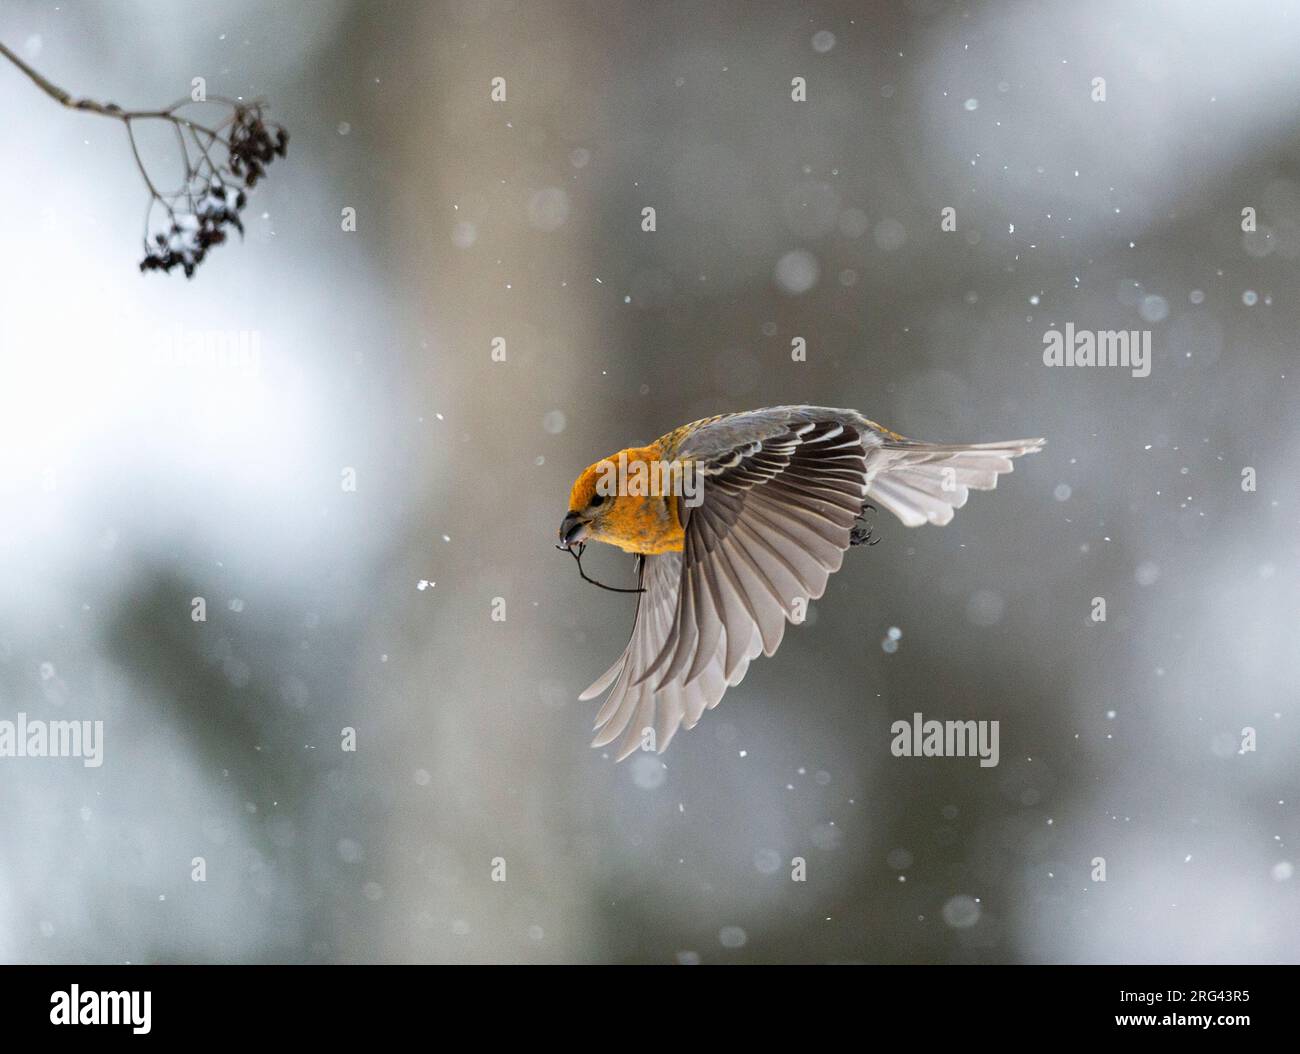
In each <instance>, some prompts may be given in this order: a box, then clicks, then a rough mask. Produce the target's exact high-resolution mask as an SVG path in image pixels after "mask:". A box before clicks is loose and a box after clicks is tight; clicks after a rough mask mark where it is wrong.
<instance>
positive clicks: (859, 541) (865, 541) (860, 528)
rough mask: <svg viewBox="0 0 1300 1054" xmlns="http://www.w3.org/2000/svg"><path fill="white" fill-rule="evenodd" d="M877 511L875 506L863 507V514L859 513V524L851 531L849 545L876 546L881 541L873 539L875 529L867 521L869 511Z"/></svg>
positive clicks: (855, 524)
mask: <svg viewBox="0 0 1300 1054" xmlns="http://www.w3.org/2000/svg"><path fill="white" fill-rule="evenodd" d="M868 510H870V511H871V512H875V511H876V507H875V506H874V505H864V506H862V512H861V513H859V515H858V519H857V522H856V523H854V525H853V526H852V528H850V530H849V545H875V544H876V543H877V542H879V541H880V539H879V538H872V533H873V531H874V528H873V527H872V526H871V525H870V524H868V523H867V522H866V520H865V517H866V514H867V511H868Z"/></svg>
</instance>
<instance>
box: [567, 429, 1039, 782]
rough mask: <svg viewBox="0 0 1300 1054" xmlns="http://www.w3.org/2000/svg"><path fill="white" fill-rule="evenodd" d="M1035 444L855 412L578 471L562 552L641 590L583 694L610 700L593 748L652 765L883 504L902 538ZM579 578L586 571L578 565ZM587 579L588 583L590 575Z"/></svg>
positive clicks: (943, 516) (733, 433)
mask: <svg viewBox="0 0 1300 1054" xmlns="http://www.w3.org/2000/svg"><path fill="white" fill-rule="evenodd" d="M1043 443H1044V440H1042V439H1012V440H1008V441H1007V442H1003V443H972V444H965V443H957V444H949V443H923V442H919V441H916V440H912V439H907V438H905V437H904V436H901V435H899V434H898V433H897V432H891V431H890V430H889V429H887V428H884V427H882V426H881V425H878V424H876V423H875V422H874V421H869V420H867V418H865V417H863V416H862V414H860V413H858V412H857V411H856V410H834V409H828V408H826V407H821V406H773V407H768V408H766V409H762V410H751V411H748V412H744V413H732V414H723V415H721V416H718V417H709V418H705V419H704V420H702V421H696V422H694V423H692V424H688V425H683V426H682V427H680V428H677V429H674V430H673V431H671V432H669V433H668V434H667V435H665V436H662V437H661V438H659V439H657V440H655V441H654V442H653V443H651V444H650V445H649V446H645V447H630V448H628V449H626V450H622V451H619V452H618V453H617V454H612V455H610V456H609V457H607V458H603V459H602V460H600V461H598V462H596V463H595V464H593V465H590V466H589V467H588V468H586V469H585V470H584V471H583V472H582V474H581V475H580V476H578V478H577V480H576V481H575V482H574V484H573V489H572V492H571V493H570V496H569V508H568V512H567V513H566V514H565V516H564V521H563V523H562V524H561V525H560V542H559V548H561V549H569V550H571V551H573V552H574V553H575V554H577V555H579V556H580V555H581V551H582V548H583V547H584V546H585V544H586V543H587V542H605V543H606V544H608V545H614V546H617V547H618V548H620V549H622V550H624V551H625V552H629V553H635V554H637V578H638V584H639V588H638V590H637V592H638V593H639V596H638V600H637V609H636V617H635V620H634V622H633V625H632V636H631V639H630V640H629V641H628V644H627V647H626V648H625V649H624V651H623V654H622V655H620V656H619V657H618V660H617V661H616V662H615V663H614V665H612V666H611V667H610V668H609V669H608V670H606V671H605V672H604V673H603V674H602V675H601V676H600V677H599V678H597V679H596V681H595V682H594V683H593V684H592V685H591V686H590V687H589V688H588V689H587V690H586V691H585V692H583V693H582V695H581V696H579V698H580V699H581V700H590V699H594V698H596V697H597V696H598V695H600V694H601V693H602V692H604V691H606V690H608V691H609V696H608V698H606V699H605V701H604V704H603V705H602V706H601V708H600V712H599V713H598V714H597V715H596V737H595V739H594V740H593V742H592V746H594V747H603V746H606V745H608V744H610V743H613V742H614V741H615V740H618V746H617V747H616V752H617V757H618V760H620V761H621V760H622V759H623V758H625V757H627V756H628V755H629V754H631V753H632V752H633V751H634V750H637V749H638V748H639V747H653V748H654V749H656V750H658V751H659V752H660V753H662V752H663V751H664V750H665V749H666V748H667V746H668V743H669V741H670V740H671V739H672V738H673V736H674V735H675V734H676V732H677V730H678V728H680V727H683V726H685V727H686V728H693V727H695V724H696V722H698V721H699V720H700V717H701V716H702V715H703V713H704V711H705V710H709V709H711V708H712V707H714V706H716V705H717V703H718V700H720V699H721V698H722V695H723V693H724V692H725V691H726V690H727V687H728V686H732V685H737V684H739V683H740V681H741V679H742V678H743V677H744V676H745V673H746V671H747V670H748V668H749V663H750V661H751V660H753V659H755V658H757V657H758V655H759V653H760V652H761V653H763V654H765V655H771V654H772V653H773V652H775V651H776V649H777V646H778V645H779V644H780V643H781V636H782V634H783V633H784V632H785V624H786V622H787V621H790V622H799V621H802V617H803V612H804V611H805V610H806V605H807V603H808V601H810V600H815V599H816V598H818V597H820V596H821V595H822V592H823V591H824V590H825V588H826V580H827V578H828V577H829V576H830V575H831V573H832V572H834V571H837V570H839V567H840V563H841V561H842V560H843V558H844V553H845V551H846V550H847V549H848V548H849V547H850V546H852V545H857V544H861V543H862V542H864V541H866V540H867V539H868V538H869V536H870V532H869V531H868V530H867V529H866V528H865V527H864V526H863V515H864V510H865V509H867V508H873V507H874V506H873V504H872V503H874V505H878V506H880V507H882V508H884V509H887V510H888V511H890V512H892V513H893V514H894V515H895V516H897V517H898V518H899V519H900V520H902V521H903V523H904V524H906V525H907V526H908V527H916V526H919V525H921V524H924V523H935V524H945V523H947V522H948V521H949V520H951V519H952V516H953V510H954V509H960V508H961V507H962V506H963V505H965V504H966V498H967V493H968V492H969V491H971V490H992V489H993V488H994V487H996V486H997V481H998V476H999V475H1001V474H1002V473H1004V472H1010V471H1011V470H1012V460H1011V459H1012V458H1016V457H1019V456H1020V455H1021V454H1028V453H1032V452H1034V451H1037V450H1041V449H1042V446H1043ZM579 566H580V567H581V562H579ZM584 577H585V576H584Z"/></svg>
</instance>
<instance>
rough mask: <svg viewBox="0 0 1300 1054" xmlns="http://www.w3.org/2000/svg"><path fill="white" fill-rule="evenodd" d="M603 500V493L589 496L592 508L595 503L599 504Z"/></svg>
mask: <svg viewBox="0 0 1300 1054" xmlns="http://www.w3.org/2000/svg"><path fill="white" fill-rule="evenodd" d="M604 500H605V495H603V494H593V495H592V496H591V502H590V505H591V507H592V508H593V509H594V508H595V507H596V506H597V505H600V504H601V503H602V502H604Z"/></svg>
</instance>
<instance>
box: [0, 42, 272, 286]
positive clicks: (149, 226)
mask: <svg viewBox="0 0 1300 1054" xmlns="http://www.w3.org/2000/svg"><path fill="white" fill-rule="evenodd" d="M0 55H2V56H3V57H4V58H6V59H8V60H9V61H10V62H12V63H13V64H14V65H15V66H17V67H18V69H20V70H21V71H22V72H23V73H24V74H26V75H27V77H28V79H30V80H31V81H32V83H33V84H35V85H36V86H37V87H38V88H40V89H41V91H43V92H44V93H45V94H46V95H48V96H49V97H50V98H51V99H53V100H54V101H55V102H57V103H59V105H61V106H65V107H67V108H68V109H70V110H80V111H82V112H83V113H93V114H98V115H99V116H101V117H110V118H113V119H114V120H118V121H121V122H122V124H123V126H124V127H125V128H126V134H127V140H128V142H129V143H130V145H131V156H132V157H133V158H134V159H135V164H136V168H137V169H138V170H139V172H140V177H141V178H142V179H143V180H144V184H145V186H146V187H147V188H148V190H149V206H148V208H147V209H146V210H145V224H144V259H143V260H141V261H140V270H141V271H157V270H160V271H170V270H171V269H172V268H173V267H179V268H180V269H181V270H182V271H183V272H184V273H185V276H186V277H187V278H188V277H191V276H193V274H194V270H195V268H196V267H198V265H199V264H200V263H202V262H203V260H204V258H205V257H206V256H207V252H208V250H209V249H210V248H212V247H213V246H215V245H220V244H222V243H223V242H225V241H226V228H227V227H228V226H229V227H233V228H235V229H236V230H237V231H239V233H240V236H241V237H242V236H243V233H244V226H243V222H242V221H241V220H240V217H239V213H240V211H241V210H242V209H243V208H244V206H245V205H246V204H247V201H248V196H247V193H246V191H248V190H252V188H253V187H255V186H256V185H257V183H258V181H259V180H260V179H261V178H262V177H263V176H265V174H266V167H267V166H268V165H269V164H270V163H271V161H272V160H273V159H274V158H276V157H284V156H285V152H286V150H287V148H288V145H289V133H288V132H287V131H285V129H284V128H283V127H282V126H281V125H279V124H275V123H274V122H268V121H266V120H265V119H264V117H263V104H262V103H261V102H260V101H254V102H244V101H242V100H238V99H227V98H224V97H222V96H216V95H214V96H208V95H206V94H203V95H202V96H201V97H199V98H188V99H180V100H178V101H177V102H174V103H172V105H170V106H168V107H165V108H164V109H161V110H124V109H122V107H120V106H118V105H117V104H116V103H112V102H100V101H99V100H97V99H79V98H76V97H74V96H73V95H71V94H70V93H69V92H66V91H64V90H63V89H62V88H60V87H59V86H58V85H56V84H54V83H53V82H51V81H50V80H48V79H47V78H46V77H44V76H43V75H42V74H41V73H39V72H38V71H37V70H35V69H33V68H32V67H31V66H29V65H28V64H27V63H26V62H24V61H23V60H22V59H21V58H20V57H19V56H18V55H16V54H15V53H14V52H13V51H12V50H10V49H9V48H8V47H6V46H5V45H4V43H2V42H0ZM204 105H207V106H217V107H220V108H222V110H224V111H225V114H224V116H223V118H222V120H221V121H220V122H219V123H218V124H216V125H215V126H208V125H205V124H201V123H199V122H198V121H197V120H195V119H193V118H191V117H189V116H187V115H186V114H184V113H182V112H180V111H182V110H183V109H184V108H185V107H188V106H204ZM135 121H165V122H167V123H170V124H171V125H172V126H173V128H175V130H176V143H177V149H178V150H179V152H180V157H181V161H182V165H183V169H184V172H185V180H184V183H183V184H182V185H181V187H179V188H178V189H177V190H175V191H171V192H167V193H164V192H162V191H160V190H159V189H158V188H157V186H156V185H155V183H154V181H153V179H152V177H151V176H150V175H149V170H148V168H147V167H146V165H145V163H144V159H143V158H142V157H141V156H140V149H139V146H138V145H137V143H136V137H135V130H134V128H133V127H132V123H133V122H135ZM186 133H188V134H189V140H188V141H187V140H186ZM191 142H192V143H193V149H194V151H195V152H194V154H193V155H192V154H191V147H190V145H189V144H190V143H191ZM214 155H215V156H214ZM155 207H158V208H161V210H162V212H163V214H164V215H165V217H166V220H165V223H164V224H163V226H162V228H161V229H158V230H155V229H154V214H155Z"/></svg>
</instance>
